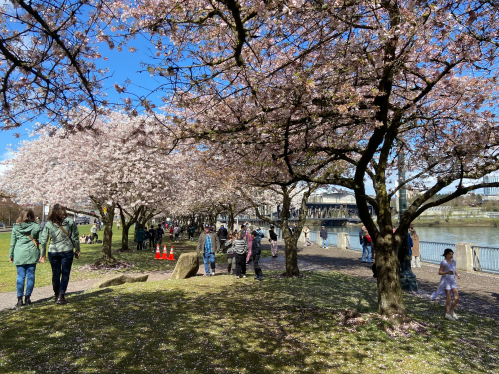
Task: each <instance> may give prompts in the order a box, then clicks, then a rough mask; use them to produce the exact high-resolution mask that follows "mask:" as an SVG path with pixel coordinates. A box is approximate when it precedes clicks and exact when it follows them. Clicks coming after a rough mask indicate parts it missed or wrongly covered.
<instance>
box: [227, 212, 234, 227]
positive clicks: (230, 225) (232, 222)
mask: <svg viewBox="0 0 499 374" xmlns="http://www.w3.org/2000/svg"><path fill="white" fill-rule="evenodd" d="M228 216H229V219H228V222H227V226H228V227H229V230H230V231H234V210H233V209H231V210H230V211H229V214H228Z"/></svg>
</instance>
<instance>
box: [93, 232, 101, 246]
mask: <svg viewBox="0 0 499 374" xmlns="http://www.w3.org/2000/svg"><path fill="white" fill-rule="evenodd" d="M94 238H95V240H94ZM97 239H99V235H97V234H96V233H95V232H94V233H92V241H93V242H94V244H95V243H97Z"/></svg>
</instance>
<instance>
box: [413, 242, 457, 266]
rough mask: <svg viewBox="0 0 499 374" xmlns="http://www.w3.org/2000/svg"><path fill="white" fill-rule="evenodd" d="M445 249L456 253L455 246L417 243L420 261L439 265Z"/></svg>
mask: <svg viewBox="0 0 499 374" xmlns="http://www.w3.org/2000/svg"><path fill="white" fill-rule="evenodd" d="M445 248H450V249H452V250H453V251H454V252H456V245H455V244H451V243H437V242H424V241H420V242H419V253H420V257H421V261H425V262H431V263H434V264H440V262H442V260H443V259H444V258H443V257H442V255H443V253H444V250H445Z"/></svg>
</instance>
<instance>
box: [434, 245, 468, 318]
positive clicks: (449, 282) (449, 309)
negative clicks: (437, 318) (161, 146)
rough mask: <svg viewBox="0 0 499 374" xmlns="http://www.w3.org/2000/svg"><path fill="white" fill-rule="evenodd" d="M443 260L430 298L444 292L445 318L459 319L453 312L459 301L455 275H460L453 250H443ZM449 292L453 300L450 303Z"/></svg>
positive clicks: (458, 277)
mask: <svg viewBox="0 0 499 374" xmlns="http://www.w3.org/2000/svg"><path fill="white" fill-rule="evenodd" d="M442 256H444V258H445V259H444V260H443V261H442V262H441V263H440V268H439V269H438V275H441V276H442V277H441V278H440V284H439V285H438V289H437V290H436V291H435V292H433V293H432V294H431V298H432V299H433V300H435V299H436V298H437V297H438V295H441V294H445V296H446V300H445V318H447V319H448V320H451V321H456V320H458V319H459V317H458V315H457V314H456V312H455V309H456V305H457V302H458V301H459V292H457V284H456V277H457V279H460V278H461V277H460V276H459V274H458V273H457V271H456V261H455V260H454V259H453V258H454V252H453V251H452V249H450V248H446V249H445V250H444V254H443V255H442ZM451 292H452V294H453V295H454V300H453V301H452V303H451Z"/></svg>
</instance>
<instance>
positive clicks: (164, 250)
mask: <svg viewBox="0 0 499 374" xmlns="http://www.w3.org/2000/svg"><path fill="white" fill-rule="evenodd" d="M161 259H162V260H168V251H167V250H166V244H165V246H164V248H163V257H162V258H161Z"/></svg>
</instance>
